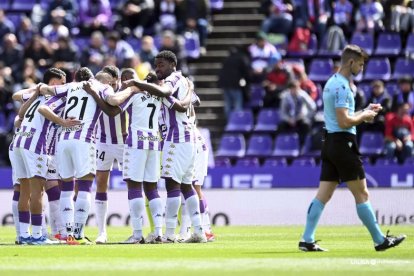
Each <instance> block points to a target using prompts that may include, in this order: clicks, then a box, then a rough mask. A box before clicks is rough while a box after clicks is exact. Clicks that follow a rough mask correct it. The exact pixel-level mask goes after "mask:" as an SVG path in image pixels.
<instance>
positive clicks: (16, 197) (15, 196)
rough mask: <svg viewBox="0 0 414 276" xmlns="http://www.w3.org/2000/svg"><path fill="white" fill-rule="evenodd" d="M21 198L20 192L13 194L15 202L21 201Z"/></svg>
mask: <svg viewBox="0 0 414 276" xmlns="http://www.w3.org/2000/svg"><path fill="white" fill-rule="evenodd" d="M19 198H20V192H19V191H14V192H13V201H19Z"/></svg>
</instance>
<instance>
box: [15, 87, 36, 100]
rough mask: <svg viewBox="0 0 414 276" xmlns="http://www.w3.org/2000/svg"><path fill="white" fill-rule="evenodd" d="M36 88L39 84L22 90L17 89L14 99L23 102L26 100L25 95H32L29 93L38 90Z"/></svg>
mask: <svg viewBox="0 0 414 276" xmlns="http://www.w3.org/2000/svg"><path fill="white" fill-rule="evenodd" d="M36 88H37V86H33V87H31V88H27V89H22V90H19V91H17V92H16V93H14V94H13V96H12V99H13V101H16V102H23V101H24V98H23V97H30V95H29V94H32V93H34V92H35V91H36ZM26 99H27V98H26Z"/></svg>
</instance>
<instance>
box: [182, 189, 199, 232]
mask: <svg viewBox="0 0 414 276" xmlns="http://www.w3.org/2000/svg"><path fill="white" fill-rule="evenodd" d="M185 202H186V205H187V210H188V213H189V216H190V219H191V224H192V225H193V229H194V233H197V234H200V233H203V228H202V226H201V216H200V201H199V198H198V195H197V194H194V195H193V196H190V197H189V198H187V199H186V201H185Z"/></svg>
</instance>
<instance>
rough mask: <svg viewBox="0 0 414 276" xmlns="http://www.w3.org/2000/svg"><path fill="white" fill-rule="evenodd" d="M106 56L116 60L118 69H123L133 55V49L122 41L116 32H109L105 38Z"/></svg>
mask: <svg viewBox="0 0 414 276" xmlns="http://www.w3.org/2000/svg"><path fill="white" fill-rule="evenodd" d="M107 44H108V55H110V56H113V57H115V58H116V66H117V67H118V68H123V67H125V65H126V64H128V63H129V62H130V61H131V59H132V57H133V56H134V55H135V52H134V49H132V47H131V45H129V43H128V42H126V41H125V40H122V39H121V37H120V35H119V33H118V32H111V33H109V35H108V36H107Z"/></svg>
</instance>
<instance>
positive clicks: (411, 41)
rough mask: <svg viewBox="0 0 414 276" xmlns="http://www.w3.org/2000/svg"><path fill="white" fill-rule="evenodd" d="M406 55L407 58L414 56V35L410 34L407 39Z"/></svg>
mask: <svg viewBox="0 0 414 276" xmlns="http://www.w3.org/2000/svg"><path fill="white" fill-rule="evenodd" d="M403 52H404V54H405V55H406V56H409V55H412V54H414V34H413V33H410V34H409V35H408V38H407V43H406V46H405V49H404V51H403Z"/></svg>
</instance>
